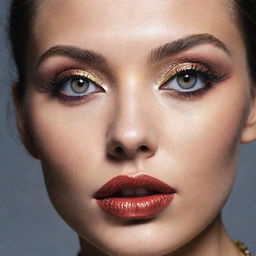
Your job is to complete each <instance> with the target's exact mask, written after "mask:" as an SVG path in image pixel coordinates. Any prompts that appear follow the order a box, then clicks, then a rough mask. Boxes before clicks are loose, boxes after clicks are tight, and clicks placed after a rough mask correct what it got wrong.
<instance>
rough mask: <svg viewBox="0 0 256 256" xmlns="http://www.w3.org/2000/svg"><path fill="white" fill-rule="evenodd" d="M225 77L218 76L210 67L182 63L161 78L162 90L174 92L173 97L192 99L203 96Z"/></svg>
mask: <svg viewBox="0 0 256 256" xmlns="http://www.w3.org/2000/svg"><path fill="white" fill-rule="evenodd" d="M224 77H225V75H220V74H217V73H216V72H215V71H213V70H212V69H210V68H209V67H208V68H207V67H205V66H202V65H199V64H197V63H196V64H195V63H182V64H178V65H176V66H174V67H173V68H171V69H170V70H168V71H167V72H166V73H165V74H164V75H162V77H161V78H160V81H159V82H160V84H161V86H160V88H159V89H161V90H169V91H172V95H174V96H177V97H179V96H180V97H182V98H192V97H196V96H199V95H202V94H203V93H205V92H206V91H207V90H209V89H210V88H211V87H212V86H213V85H214V84H216V83H218V82H220V81H222V80H223V78H224Z"/></svg>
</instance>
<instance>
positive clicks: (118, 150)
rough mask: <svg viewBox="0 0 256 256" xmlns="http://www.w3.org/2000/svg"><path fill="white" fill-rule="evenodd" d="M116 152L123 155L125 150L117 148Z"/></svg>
mask: <svg viewBox="0 0 256 256" xmlns="http://www.w3.org/2000/svg"><path fill="white" fill-rule="evenodd" d="M115 152H116V153H117V154H122V153H123V152H124V150H123V149H122V148H121V147H116V148H115Z"/></svg>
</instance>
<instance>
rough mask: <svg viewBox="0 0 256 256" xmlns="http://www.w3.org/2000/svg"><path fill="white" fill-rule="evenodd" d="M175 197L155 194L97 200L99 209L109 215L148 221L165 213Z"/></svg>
mask: <svg viewBox="0 0 256 256" xmlns="http://www.w3.org/2000/svg"><path fill="white" fill-rule="evenodd" d="M173 197H174V193H172V194H155V195H150V196H145V197H133V198H122V197H109V198H103V199H96V202H97V203H98V205H99V207H100V208H101V209H102V210H103V211H104V212H106V213H107V214H109V215H111V216H113V217H116V218H120V219H126V220H128V219H129V220H132V219H147V218H150V217H153V216H154V215H156V214H158V213H160V212H161V211H163V210H164V209H165V208H166V207H167V206H168V205H169V204H170V203H171V202H172V199H173Z"/></svg>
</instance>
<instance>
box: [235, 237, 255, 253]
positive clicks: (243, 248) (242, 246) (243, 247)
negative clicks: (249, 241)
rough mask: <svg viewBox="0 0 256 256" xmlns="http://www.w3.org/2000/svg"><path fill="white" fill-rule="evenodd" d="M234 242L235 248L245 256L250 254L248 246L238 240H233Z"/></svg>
mask: <svg viewBox="0 0 256 256" xmlns="http://www.w3.org/2000/svg"><path fill="white" fill-rule="evenodd" d="M235 244H236V246H237V248H238V249H239V250H240V251H241V252H242V253H243V254H244V255H245V256H252V254H251V252H250V251H249V249H248V247H247V246H246V245H245V244H244V243H242V242H241V241H239V240H236V241H235Z"/></svg>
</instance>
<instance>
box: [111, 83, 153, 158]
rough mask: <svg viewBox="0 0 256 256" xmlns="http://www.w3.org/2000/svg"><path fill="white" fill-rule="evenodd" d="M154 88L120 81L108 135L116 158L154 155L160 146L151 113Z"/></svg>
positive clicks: (112, 153)
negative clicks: (152, 89) (158, 145)
mask: <svg viewBox="0 0 256 256" xmlns="http://www.w3.org/2000/svg"><path fill="white" fill-rule="evenodd" d="M149 92H150V90H147V89H145V87H143V86H142V85H139V84H138V81H136V80H135V79H134V80H133V81H131V80H130V81H129V82H127V81H125V82H123V83H122V84H119V90H118V92H117V95H116V102H115V103H116V105H115V110H114V114H113V119H112V122H111V124H110V126H109V129H108V134H107V151H108V154H110V155H111V156H113V157H115V158H124V157H126V158H127V157H128V158H131V157H135V156H137V155H141V154H142V155H144V156H147V157H150V156H152V155H153V154H154V153H155V151H156V149H157V141H156V131H155V130H154V126H153V122H152V121H153V120H152V119H151V113H150V102H151V100H150V99H153V97H151V96H150V93H149Z"/></svg>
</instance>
